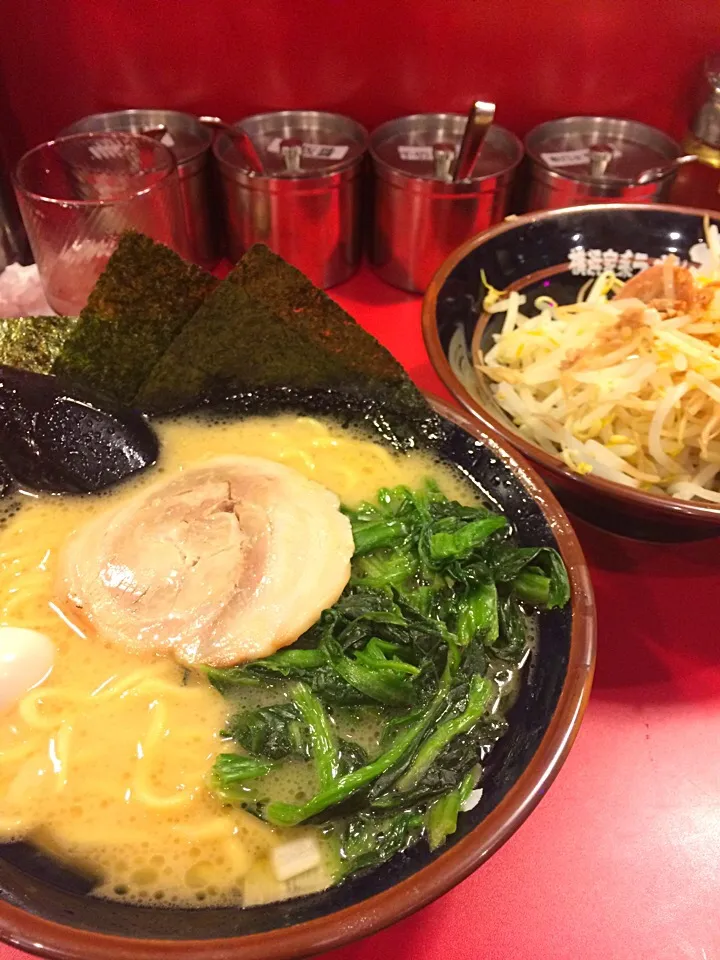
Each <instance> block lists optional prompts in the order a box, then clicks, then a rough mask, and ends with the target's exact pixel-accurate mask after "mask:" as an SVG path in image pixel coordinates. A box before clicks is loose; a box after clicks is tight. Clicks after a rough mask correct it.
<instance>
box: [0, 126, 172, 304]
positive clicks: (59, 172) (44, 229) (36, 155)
mask: <svg viewBox="0 0 720 960" xmlns="http://www.w3.org/2000/svg"><path fill="white" fill-rule="evenodd" d="M14 184H15V192H16V194H17V198H18V203H19V205H20V210H21V213H22V218H23V221H24V223H25V229H26V230H27V234H28V239H29V240H30V246H31V247H32V251H33V254H34V256H35V261H36V263H37V266H38V270H39V273H40V279H41V281H42V285H43V288H44V290H45V296H46V299H47V301H48V303H49V304H50V306H51V307H52V308H53V310H55V311H56V312H57V313H60V314H64V315H67V316H75V315H76V314H78V313H79V312H80V310H81V309H82V308H83V307H84V306H85V304H86V302H87V298H88V296H89V294H90V291H91V290H92V288H93V286H94V285H95V281H96V280H97V278H98V276H99V275H100V273H101V272H102V270H103V269H104V267H105V265H106V263H107V261H108V259H109V257H110V255H111V254H112V252H113V250H114V249H115V247H116V246H117V242H118V240H119V238H120V235H121V234H122V232H123V231H124V230H128V229H132V230H137V231H139V232H140V233H144V234H147V235H148V236H149V237H152V238H153V239H155V240H159V241H160V242H161V243H164V244H166V245H167V246H168V247H172V249H174V250H176V251H177V252H178V253H179V254H180V255H181V256H187V253H188V242H187V232H186V227H185V223H184V219H183V212H182V203H181V198H180V189H179V180H178V173H177V164H176V161H175V157H174V156H173V154H172V153H171V151H170V150H168V148H167V147H165V146H163V144H161V143H159V142H158V141H157V140H154V139H152V138H151V137H144V136H140V135H137V134H131V133H121V132H114V131H108V132H102V133H78V134H73V135H72V136H68V137H61V138H59V139H57V140H51V141H49V142H48V143H42V144H40V146H38V147H34V148H33V149H32V150H30V151H28V153H26V154H25V155H24V156H23V157H22V158H21V160H20V161H19V163H18V165H17V168H16V170H15V177H14Z"/></svg>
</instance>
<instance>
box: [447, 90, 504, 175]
mask: <svg viewBox="0 0 720 960" xmlns="http://www.w3.org/2000/svg"><path fill="white" fill-rule="evenodd" d="M494 119H495V104H494V103H485V102H484V101H483V100H476V101H475V103H474V104H473V105H472V107H471V108H470V113H469V114H468V119H467V124H466V126H465V133H464V134H463V138H462V143H461V144H460V153H459V154H458V158H457V163H456V164H455V170H454V172H453V180H454V181H455V182H457V181H458V180H467V179H468V177H469V176H470V174H471V173H472V171H473V167H474V166H475V163H476V161H477V158H478V156H479V154H480V150H481V149H482V145H483V141H484V140H485V137H486V136H487V132H488V130H489V129H490V127H491V125H492V122H493V120H494Z"/></svg>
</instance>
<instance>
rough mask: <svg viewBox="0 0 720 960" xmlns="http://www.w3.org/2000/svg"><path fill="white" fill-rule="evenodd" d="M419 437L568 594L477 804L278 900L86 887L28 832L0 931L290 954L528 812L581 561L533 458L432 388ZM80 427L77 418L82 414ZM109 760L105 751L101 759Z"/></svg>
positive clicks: (107, 951) (379, 421) (21, 937)
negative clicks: (547, 560) (379, 858)
mask: <svg viewBox="0 0 720 960" xmlns="http://www.w3.org/2000/svg"><path fill="white" fill-rule="evenodd" d="M432 403H433V406H434V407H435V410H436V411H437V412H438V413H439V414H440V418H438V419H437V420H434V421H433V423H434V426H433V427H432V429H431V430H430V431H429V432H427V433H426V434H425V435H424V436H423V438H422V445H423V446H425V447H427V448H428V449H429V450H431V451H432V452H434V454H435V455H436V456H437V457H438V458H440V459H441V460H442V461H444V462H445V463H447V464H449V465H455V466H456V467H457V469H458V470H460V471H462V473H463V474H464V475H465V476H466V477H467V478H468V479H469V481H470V482H471V483H473V484H475V486H476V487H477V488H478V489H479V491H480V492H482V493H484V495H485V496H486V497H487V498H488V499H489V500H490V501H492V503H493V504H494V505H495V506H496V507H498V508H500V509H502V510H503V511H504V512H505V513H506V515H507V516H508V518H509V519H510V521H511V523H512V525H513V528H514V533H515V536H516V539H517V541H518V542H519V543H520V544H521V545H522V544H528V543H532V544H538V545H546V546H552V547H555V548H557V549H558V550H559V551H560V553H561V555H562V558H563V560H564V562H565V565H566V567H567V570H568V572H569V577H570V585H571V601H570V603H569V604H568V605H567V606H566V607H564V608H563V609H554V610H552V611H548V612H544V613H542V614H540V616H539V621H538V641H537V647H536V652H535V653H534V655H533V666H532V670H530V671H529V672H528V676H527V679H526V682H525V683H524V684H523V687H522V690H521V693H520V696H519V698H518V700H517V702H516V703H515V704H514V706H513V707H512V711H511V713H510V715H509V723H510V726H509V732H508V734H507V735H506V736H505V737H504V738H503V739H502V740H501V741H500V742H499V744H498V746H497V748H496V750H494V751H493V754H492V755H491V760H490V762H489V764H488V766H487V768H486V773H485V777H484V789H483V794H482V797H481V799H480V802H479V803H478V805H477V806H476V807H475V808H474V809H473V810H471V811H469V812H467V813H465V814H462V815H461V817H460V820H459V824H458V831H457V833H455V834H454V835H453V836H452V838H451V839H450V841H449V842H448V843H447V844H446V846H444V847H442V848H440V849H439V850H437V851H435V852H432V853H431V852H430V851H429V849H428V848H427V846H426V845H424V844H423V845H417V846H415V847H412V848H410V849H408V850H407V851H406V852H405V853H402V854H400V855H397V856H395V857H394V858H393V859H392V860H390V861H389V862H387V863H385V864H384V865H383V866H380V867H378V868H376V869H373V870H370V871H368V872H365V873H360V874H357V875H355V876H353V877H351V878H350V879H349V880H347V881H346V882H344V883H342V884H341V885H339V886H336V887H332V888H330V889H327V890H325V891H323V892H321V893H316V894H312V895H310V896H305V897H301V898H297V899H293V900H286V901H283V902H282V903H271V904H267V905H263V906H257V907H248V908H245V909H241V908H238V907H212V908H196V909H188V908H179V907H174V906H167V907H162V908H157V907H146V906H139V905H132V904H129V903H120V902H115V901H110V900H102V899H100V898H97V897H93V896H91V895H89V889H90V888H89V884H88V881H87V879H86V878H83V877H82V876H80V875H78V874H76V873H74V872H72V871H70V870H68V869H66V868H64V867H63V866H61V865H60V864H59V863H58V862H57V861H53V860H50V859H48V858H47V857H46V856H45V855H43V854H41V853H40V852H38V851H37V850H36V849H34V848H33V847H31V846H29V845H26V844H12V845H5V846H4V847H0V935H1V936H2V938H3V939H4V940H6V941H7V942H9V943H12V944H13V945H15V946H17V947H19V948H21V949H24V950H28V951H30V952H33V953H37V954H41V955H43V956H47V957H53V958H70V960H91V958H96V957H104V958H106V960H161V958H162V960H166V958H188V960H190V958H193V960H221V958H222V960H227V958H229V957H233V958H238V960H260V958H262V960H290V958H296V957H304V956H307V955H309V954H315V953H321V952H323V951H325V950H329V949H331V948H334V947H338V946H340V945H341V944H343V943H346V942H348V941H350V940H354V939H357V938H359V937H363V936H367V935H368V934H371V933H373V932H374V931H377V930H379V929H381V928H383V927H385V926H387V925H389V924H391V923H393V922H394V921H396V920H399V919H400V918H401V917H404V916H407V915H408V914H410V913H412V912H413V911H415V910H417V909H418V908H419V907H422V906H423V905H424V904H426V903H429V902H430V901H431V900H433V899H434V898H435V897H438V896H440V895H441V894H443V893H445V892H446V891H447V890H449V889H450V888H451V887H452V886H454V885H455V884H456V883H458V882H460V881H461V880H462V879H463V878H465V877H466V876H468V875H469V874H470V873H471V872H472V871H473V870H475V869H476V868H477V867H479V866H480V865H481V864H482V863H483V861H484V860H486V859H487V858H488V857H489V856H491V855H492V853H494V852H495V851H496V850H497V849H498V848H499V847H500V846H501V845H502V844H503V843H504V842H505V840H507V839H508V837H509V836H510V835H511V834H512V833H513V832H514V831H515V830H516V829H517V828H518V826H519V825H520V824H521V823H522V822H523V820H524V819H525V818H526V817H527V816H528V815H529V814H530V812H531V811H532V810H533V808H534V807H535V805H536V804H537V803H538V801H539V800H540V798H541V796H542V795H544V793H545V792H546V790H547V788H548V786H549V784H550V783H551V781H552V780H553V778H554V777H555V775H556V774H557V772H558V770H559V768H560V766H561V765H562V763H563V761H564V759H565V757H566V756H567V753H568V751H569V749H570V747H571V745H572V742H573V740H574V737H575V735H576V733H577V730H578V727H579V724H580V722H581V718H582V715H583V711H584V708H585V705H586V702H587V698H588V695H589V691H590V684H591V680H592V672H593V666H594V659H595V614H594V605H593V597H592V588H591V585H590V580H589V576H588V571H587V567H586V564H585V561H584V558H583V555H582V551H581V548H580V546H579V544H578V541H577V539H576V537H575V534H574V532H573V530H572V528H571V526H570V524H569V522H568V520H567V518H566V516H565V515H564V513H563V512H562V510H561V508H560V507H559V505H558V503H557V501H556V500H555V498H554V497H553V495H552V494H551V493H550V492H549V490H548V489H547V487H546V486H545V485H544V483H543V482H542V481H541V480H540V479H539V478H538V477H537V475H536V474H535V472H534V471H533V469H532V468H531V467H530V466H529V465H528V464H527V463H526V462H525V461H524V460H523V459H522V458H521V457H518V456H517V455H515V454H514V453H512V452H510V451H509V450H508V449H507V448H506V447H505V446H504V445H503V443H502V442H501V441H500V440H499V439H498V438H497V437H496V436H495V435H494V434H492V433H490V432H487V431H485V430H484V429H482V427H481V426H480V424H479V423H478V422H477V420H474V419H472V418H470V417H469V416H467V415H466V414H463V413H460V412H457V411H455V410H453V409H452V408H450V407H449V406H448V405H446V404H445V403H443V402H441V401H432ZM221 406H222V411H223V413H224V414H227V413H228V411H229V412H231V413H232V414H233V415H237V416H244V415H246V414H247V415H250V414H258V413H263V414H265V413H267V414H274V413H278V412H281V411H282V412H295V413H302V414H305V415H309V416H330V417H334V418H335V419H339V420H340V421H341V422H342V423H346V424H347V423H353V424H357V425H358V426H364V428H365V430H366V431H367V432H368V433H369V434H370V435H371V436H373V435H375V437H376V438H378V439H379V438H380V436H383V437H387V436H388V435H389V434H395V435H396V436H397V435H400V434H402V433H403V431H404V430H405V428H406V427H407V423H406V422H404V421H403V418H402V417H400V416H398V415H395V414H393V413H392V411H388V410H387V409H385V408H380V407H374V406H373V403H372V401H370V400H368V399H367V398H355V400H354V401H353V400H348V397H347V396H345V395H343V396H341V397H338V395H334V394H333V392H332V391H325V392H316V393H309V392H306V393H303V392H298V391H291V390H288V389H280V390H270V391H255V392H252V393H246V394H242V395H236V396H234V397H233V398H231V399H230V400H227V401H224V403H223V404H222V405H221ZM80 429H82V427H80ZM107 762H108V763H110V762H112V761H111V759H108V761H107Z"/></svg>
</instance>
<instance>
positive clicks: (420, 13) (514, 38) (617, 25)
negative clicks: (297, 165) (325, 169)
mask: <svg viewBox="0 0 720 960" xmlns="http://www.w3.org/2000/svg"><path fill="white" fill-rule="evenodd" d="M0 13H1V14H2V18H1V19H0V124H1V128H0V129H1V130H2V138H3V140H4V143H5V147H6V149H7V150H8V152H9V153H10V155H11V156H16V155H17V154H18V153H19V151H20V150H21V149H23V148H24V147H26V146H30V145H32V144H33V143H35V142H38V141H40V140H42V139H46V138H49V137H52V136H53V135H54V134H56V133H57V132H58V131H59V130H60V129H61V128H62V126H63V125H65V124H67V123H69V122H70V121H72V120H74V119H76V118H78V117H80V116H82V115H84V114H86V113H92V112H94V111H97V110H105V109H112V108H119V107H125V106H170V107H176V108H179V109H184V110H189V111H191V112H197V113H217V114H220V115H222V116H223V117H225V118H226V119H229V120H236V119H239V118H240V117H242V116H243V115H247V114H249V113H252V112H256V111H259V110H266V109H278V108H286V107H300V106H306V107H314V108H324V109H331V110H338V111H340V112H344V113H348V114H351V115H353V116H355V117H356V118H357V119H359V120H361V121H363V122H364V123H365V124H367V125H368V126H370V127H372V126H373V125H375V124H377V123H378V122H380V121H382V120H385V119H388V118H390V117H392V116H397V115H400V114H403V113H410V112H414V111H424V110H458V111H462V112H464V111H465V110H466V109H467V107H468V105H469V103H470V101H471V100H473V99H476V98H478V97H481V98H484V99H492V100H495V101H496V102H497V104H498V121H499V122H500V123H502V124H504V125H505V126H508V127H511V128H512V129H514V130H515V131H516V132H518V133H524V132H525V131H526V130H527V129H528V128H529V127H531V126H532V125H534V124H535V123H537V122H539V121H541V120H545V119H549V118H552V117H556V116H562V115H568V114H572V113H592V112H597V113H601V114H614V115H618V116H625V117H630V118H635V119H641V120H645V121H647V122H649V123H652V124H655V125H657V126H659V127H661V128H663V129H665V130H667V131H668V132H670V133H674V134H676V135H679V134H681V133H682V131H683V129H684V127H685V124H686V122H687V120H688V117H689V116H690V115H691V113H692V109H693V102H692V90H693V85H694V80H695V79H696V77H697V76H698V72H699V62H700V61H701V59H702V57H703V56H704V55H705V54H706V53H707V52H709V51H710V50H711V49H713V48H715V47H720V0H578V2H573V0H361V2H359V0H13V2H12V3H11V0H0Z"/></svg>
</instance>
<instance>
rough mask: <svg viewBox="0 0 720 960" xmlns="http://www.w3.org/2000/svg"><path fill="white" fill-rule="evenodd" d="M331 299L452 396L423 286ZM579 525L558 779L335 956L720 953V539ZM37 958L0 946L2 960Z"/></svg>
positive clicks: (687, 957) (587, 959)
mask: <svg viewBox="0 0 720 960" xmlns="http://www.w3.org/2000/svg"><path fill="white" fill-rule="evenodd" d="M332 294H333V296H334V297H335V299H337V300H338V302H339V303H341V304H342V306H344V307H345V308H346V309H347V310H348V311H349V312H350V313H351V314H352V315H353V316H355V317H356V318H357V320H358V321H359V322H360V323H361V324H362V325H363V326H364V327H365V328H366V329H367V330H369V331H370V332H371V333H373V334H374V335H375V336H376V337H377V338H378V339H379V340H380V341H382V342H383V343H384V344H385V345H386V346H387V347H388V348H389V349H390V350H392V352H393V353H394V354H395V355H396V356H397V357H398V359H399V360H400V361H401V362H402V363H403V364H404V365H405V367H406V368H407V370H408V371H409V373H410V375H411V376H412V377H413V379H414V380H415V381H416V382H417V383H418V385H419V386H420V387H422V388H423V389H426V390H430V391H433V392H435V393H439V394H443V395H447V394H446V393H445V391H444V389H443V388H442V386H441V384H440V382H439V380H438V378H437V376H436V375H435V373H434V371H433V370H432V368H431V367H430V364H429V361H428V358H427V355H426V353H425V348H424V346H423V343H422V337H421V333H420V299H419V298H418V297H412V296H409V295H406V294H403V293H401V292H400V291H395V290H393V289H391V288H390V287H388V286H386V285H385V284H383V283H381V282H380V281H379V280H377V278H375V277H374V276H373V275H372V274H371V273H370V272H369V271H367V269H363V270H362V271H361V272H360V273H359V274H358V275H357V276H356V277H355V278H353V279H352V280H350V281H349V282H348V283H346V284H344V285H343V286H341V287H338V288H336V289H335V290H334V291H332ZM576 529H577V531H578V534H579V536H580V539H581V541H582V545H583V548H584V550H585V554H586V557H587V559H588V562H589V564H590V569H591V573H592V579H593V584H594V587H595V596H596V601H597V609H598V623H599V630H598V647H599V649H598V660H597V671H596V675H595V685H594V688H593V693H592V696H591V699H590V704H589V706H588V709H587V712H586V714H585V719H584V722H583V725H582V728H581V730H580V733H579V735H578V738H577V741H576V743H575V746H574V747H573V750H572V752H571V754H570V757H569V759H568V760H567V762H566V764H565V766H564V767H563V769H562V770H561V771H560V774H559V776H558V778H557V780H556V781H555V783H554V785H553V786H552V788H551V789H550V791H549V793H548V795H547V796H546V797H545V798H544V799H543V801H542V802H541V804H540V806H539V807H538V809H537V810H536V811H535V812H534V813H533V814H532V816H531V817H530V819H529V820H528V821H527V822H526V823H525V824H524V825H523V826H522V827H521V828H520V830H519V831H518V832H517V833H516V834H515V835H514V836H513V837H512V838H511V839H510V840H509V841H508V843H507V844H506V845H505V846H504V847H503V848H502V849H501V850H500V851H499V852H498V853H496V854H495V856H493V857H492V858H491V859H490V860H489V861H488V862H487V863H486V864H485V865H484V866H483V867H482V868H481V869H480V870H478V871H477V872H476V873H475V874H473V875H472V876H471V877H469V878H468V879H467V880H466V881H465V882H464V883H462V884H460V885H459V886H458V887H456V888H455V889H453V890H452V891H451V892H450V893H448V894H446V895H445V896H444V897H442V898H441V899H440V900H438V901H436V902H435V903H433V904H431V905H430V906H428V907H426V908H425V909H423V910H421V911H420V912H418V913H416V914H415V915H414V916H412V917H409V918H407V919H405V920H403V921H401V922H400V923H398V924H395V925H394V926H393V927H390V928H388V929H387V930H385V931H383V932H381V933H379V934H376V935H375V936H373V937H370V938H368V939H366V940H363V941H360V942H358V943H355V944H352V945H350V946H347V947H344V948H342V949H339V950H336V951H333V952H332V953H329V954H325V955H324V958H323V960H381V958H392V960H625V958H628V960H629V958H633V960H720V631H719V630H718V626H717V621H718V617H717V611H718V604H717V602H716V600H715V599H714V598H715V597H716V596H717V593H716V591H717V586H718V582H719V580H718V574H719V573H720V550H718V541H717V540H710V541H704V542H701V543H699V544H698V543H696V544H684V545H653V544H644V543H635V542H632V541H629V540H624V539H621V538H618V537H613V536H611V535H609V534H603V533H601V532H600V531H598V530H595V529H594V528H592V527H590V526H588V525H586V524H583V523H581V522H579V521H578V522H577V524H576ZM23 956H24V954H22V953H20V952H19V951H17V950H14V949H12V948H10V947H4V946H0V960H21V958H22V957H23Z"/></svg>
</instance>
